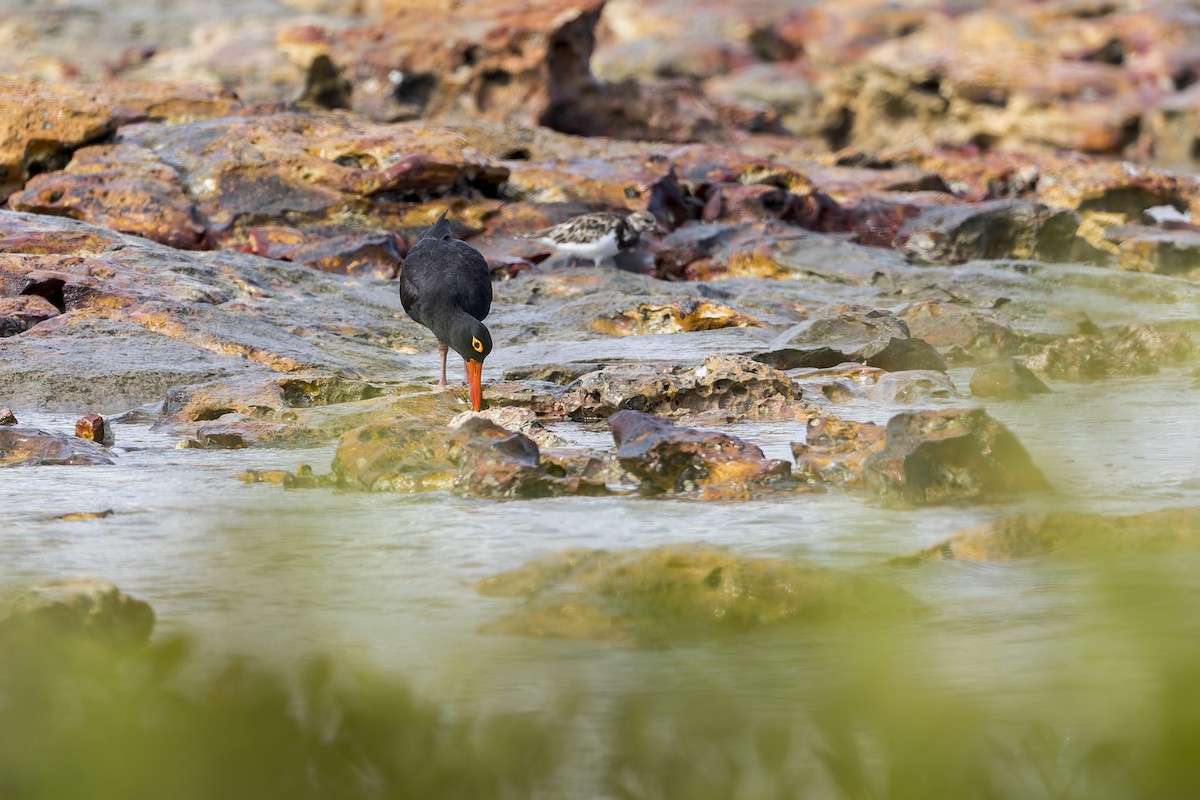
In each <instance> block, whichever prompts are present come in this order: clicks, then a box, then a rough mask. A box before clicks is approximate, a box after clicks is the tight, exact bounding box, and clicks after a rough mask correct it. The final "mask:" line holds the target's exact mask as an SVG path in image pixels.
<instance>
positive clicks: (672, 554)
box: [476, 544, 916, 645]
mask: <svg viewBox="0 0 1200 800" xmlns="http://www.w3.org/2000/svg"><path fill="white" fill-rule="evenodd" d="M476 588H477V589H478V590H479V591H480V593H482V594H485V595H488V596H492V597H513V598H520V599H522V601H523V602H522V604H521V606H519V607H518V608H517V609H516V610H515V611H513V612H512V613H511V614H510V615H508V616H507V617H504V618H502V619H500V620H497V621H496V622H494V623H491V624H489V625H488V626H487V627H486V628H485V630H486V631H488V632H491V633H507V634H516V635H522V636H543V637H552V638H561V639H576V640H583V641H605V642H617V643H625V644H633V645H655V644H663V643H667V642H671V641H677V640H680V639H684V640H686V639H691V638H695V637H711V636H714V635H721V634H727V635H728V634H745V633H748V632H751V631H755V630H762V629H770V628H775V627H778V626H782V625H791V624H812V623H818V622H820V621H823V620H829V619H838V618H845V617H847V616H850V617H853V616H855V615H856V614H861V613H864V612H866V611H868V610H870V612H871V613H879V612H880V610H882V609H889V608H890V609H891V612H892V613H896V614H901V615H902V614H904V613H912V612H913V611H914V610H915V609H916V604H915V602H913V600H912V598H911V597H909V596H908V595H906V594H905V593H903V592H901V591H900V590H898V589H895V588H894V587H891V586H888V585H884V584H879V583H875V582H872V581H868V580H865V579H862V578H859V577H857V576H854V575H852V574H849V573H845V572H839V571H835V570H829V569H822V568H819V567H812V566H808V565H804V564H798V563H794V562H790V561H784V560H779V559H772V558H746V557H741V556H738V555H736V554H734V553H732V552H730V551H728V550H726V549H724V548H720V547H715V546H713V545H706V544H676V545H664V546H661V547H655V548H651V549H646V550H625V551H617V552H608V551H604V550H573V551H567V552H563V553H556V554H553V555H550V556H545V557H542V558H539V559H536V560H534V561H531V562H529V563H527V564H525V565H524V566H522V567H520V568H519V569H516V570H513V571H511V572H504V573H500V574H498V575H493V576H491V577H489V578H485V579H484V580H482V581H480V582H479V584H477V586H476Z"/></svg>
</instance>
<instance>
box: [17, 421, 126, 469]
mask: <svg viewBox="0 0 1200 800" xmlns="http://www.w3.org/2000/svg"><path fill="white" fill-rule="evenodd" d="M111 463H113V460H112V453H111V452H109V450H108V449H107V448H105V447H103V446H101V445H98V444H95V443H93V442H89V441H87V440H86V439H80V438H78V437H76V436H68V435H67V434H63V433H50V432H47V431H42V430H38V429H37V428H23V427H17V426H15V425H5V426H0V467H21V466H45V465H94V464H111Z"/></svg>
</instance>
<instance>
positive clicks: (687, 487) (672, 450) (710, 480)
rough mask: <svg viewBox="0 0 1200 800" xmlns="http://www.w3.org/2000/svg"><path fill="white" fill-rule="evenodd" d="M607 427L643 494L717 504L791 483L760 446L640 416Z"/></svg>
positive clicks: (616, 418) (622, 416)
mask: <svg viewBox="0 0 1200 800" xmlns="http://www.w3.org/2000/svg"><path fill="white" fill-rule="evenodd" d="M608 424H609V425H610V426H611V427H612V432H613V439H614V440H615V441H616V443H617V460H618V461H619V462H620V464H621V467H622V468H623V469H624V470H625V471H626V472H628V473H629V474H630V475H632V476H634V477H635V478H636V479H637V481H638V482H639V485H640V488H641V491H642V492H643V493H645V494H663V493H667V494H675V495H681V494H683V495H697V496H699V497H702V498H705V499H716V498H728V497H739V496H745V495H747V494H749V493H752V492H753V491H754V490H756V489H758V490H762V489H768V488H770V487H772V486H776V487H778V486H782V485H787V484H790V480H789V479H790V476H791V465H790V464H788V463H787V462H786V461H779V460H776V459H768V458H766V457H765V456H763V452H762V450H761V449H759V448H758V447H757V446H756V445H753V444H750V443H749V442H746V441H743V440H741V439H739V438H737V437H736V436H730V435H728V434H725V433H721V432H720V431H712V430H699V429H695V428H680V427H676V425H675V423H673V422H671V421H670V420H666V419H663V418H661V417H655V416H653V415H651V414H644V413H642V412H640V411H618V412H617V413H615V414H613V415H612V416H611V417H609V418H608Z"/></svg>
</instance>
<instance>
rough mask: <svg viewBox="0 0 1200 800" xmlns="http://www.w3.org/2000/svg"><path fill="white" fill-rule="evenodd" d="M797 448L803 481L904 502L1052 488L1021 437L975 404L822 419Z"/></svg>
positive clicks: (799, 476)
mask: <svg viewBox="0 0 1200 800" xmlns="http://www.w3.org/2000/svg"><path fill="white" fill-rule="evenodd" d="M792 454H793V456H794V457H795V460H796V468H795V470H794V474H795V475H796V477H797V479H798V480H801V481H804V482H806V483H810V484H827V485H833V486H840V487H844V488H847V489H862V490H865V491H866V492H868V493H869V494H871V495H873V496H875V497H877V498H879V499H880V500H885V501H899V502H901V503H905V504H917V505H923V504H932V503H943V502H953V501H956V500H967V499H975V498H979V497H982V496H984V495H986V494H991V493H996V492H1014V491H1029V490H1039V489H1046V488H1048V486H1049V485H1048V483H1047V482H1046V479H1045V477H1044V476H1043V475H1042V473H1041V472H1040V471H1039V470H1038V469H1037V467H1036V466H1034V464H1033V462H1032V461H1031V460H1030V458H1029V454H1028V453H1027V452H1026V451H1025V448H1024V447H1022V446H1021V444H1020V442H1019V441H1017V438H1016V437H1015V436H1013V434H1012V433H1011V432H1009V431H1008V429H1006V428H1005V427H1004V426H1003V425H1001V424H1000V423H998V422H996V421H995V420H993V419H992V418H990V417H989V416H988V415H987V414H986V413H984V412H983V411H982V410H978V409H966V410H964V409H945V410H926V411H913V412H905V413H901V414H897V415H896V416H894V417H892V418H891V419H890V420H889V421H888V424H887V425H886V426H881V425H875V424H873V423H862V422H853V421H849V420H840V419H836V418H818V419H816V420H813V421H812V422H810V423H809V428H808V437H807V440H806V441H805V442H803V443H795V444H793V445H792Z"/></svg>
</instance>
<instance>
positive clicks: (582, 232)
mask: <svg viewBox="0 0 1200 800" xmlns="http://www.w3.org/2000/svg"><path fill="white" fill-rule="evenodd" d="M656 227H658V221H657V220H656V219H655V218H654V215H653V214H651V213H650V212H649V211H636V212H634V213H632V214H630V215H629V216H627V217H625V216H621V215H620V214H611V213H609V212H607V211H597V212H595V213H592V214H580V215H579V216H577V217H572V218H571V219H569V220H567V221H566V222H561V223H559V224H558V225H552V226H550V227H549V228H543V229H542V230H540V231H533V232H531V233H522V234H518V235H519V236H520V237H521V238H523V239H533V240H534V241H538V242H541V243H542V244H547V245H550V246H551V247H554V248H555V249H557V250H559V251H561V252H563V253H566V254H567V255H569V256H571V258H572V260H574V259H576V258H586V259H588V260H589V261H591V262H592V265H593V266H599V265H600V262H602V261H607V260H608V259H610V258H612V257H613V256H615V255H616V254H617V253H620V252H623V251H625V250H628V249H630V248H631V247H633V246H634V245H636V244H637V243H638V239H639V238H640V237H641V235H642V234H643V233H645V232H646V231H648V230H651V229H652V228H656Z"/></svg>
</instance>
